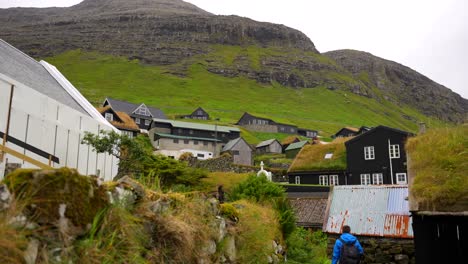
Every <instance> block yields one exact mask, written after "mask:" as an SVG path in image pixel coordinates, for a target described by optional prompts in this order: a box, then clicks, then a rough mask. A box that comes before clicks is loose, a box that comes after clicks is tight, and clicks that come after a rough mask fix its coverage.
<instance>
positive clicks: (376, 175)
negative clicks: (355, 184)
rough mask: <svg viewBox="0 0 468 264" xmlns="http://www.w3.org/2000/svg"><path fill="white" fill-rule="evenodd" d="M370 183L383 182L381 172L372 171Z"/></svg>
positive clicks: (378, 183) (377, 183)
mask: <svg viewBox="0 0 468 264" xmlns="http://www.w3.org/2000/svg"><path fill="white" fill-rule="evenodd" d="M372 184H374V185H380V184H383V174H382V173H372Z"/></svg>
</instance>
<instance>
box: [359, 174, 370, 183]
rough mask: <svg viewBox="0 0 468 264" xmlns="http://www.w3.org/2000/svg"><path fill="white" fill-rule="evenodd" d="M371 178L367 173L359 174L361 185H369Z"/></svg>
mask: <svg viewBox="0 0 468 264" xmlns="http://www.w3.org/2000/svg"><path fill="white" fill-rule="evenodd" d="M370 184H371V177H370V174H369V173H364V174H361V185H370Z"/></svg>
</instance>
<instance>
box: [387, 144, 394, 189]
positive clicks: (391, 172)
mask: <svg viewBox="0 0 468 264" xmlns="http://www.w3.org/2000/svg"><path fill="white" fill-rule="evenodd" d="M388 161H389V163H390V178H391V180H392V185H393V167H392V156H391V153H390V139H388Z"/></svg>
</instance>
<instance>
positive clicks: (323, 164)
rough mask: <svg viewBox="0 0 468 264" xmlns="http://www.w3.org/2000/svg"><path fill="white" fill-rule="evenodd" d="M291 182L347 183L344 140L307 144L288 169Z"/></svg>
mask: <svg viewBox="0 0 468 264" xmlns="http://www.w3.org/2000/svg"><path fill="white" fill-rule="evenodd" d="M288 177H289V183H292V184H317V185H325V186H326V185H346V184H347V178H346V148H345V145H344V142H343V140H337V141H335V142H334V143H329V144H313V145H305V146H304V147H303V148H302V149H301V151H300V152H299V153H298V154H297V156H296V158H295V159H294V161H293V162H292V164H291V166H290V167H289V170H288Z"/></svg>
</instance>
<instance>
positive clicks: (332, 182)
mask: <svg viewBox="0 0 468 264" xmlns="http://www.w3.org/2000/svg"><path fill="white" fill-rule="evenodd" d="M328 182H329V183H330V185H340V183H339V178H338V175H330V180H329V181H328Z"/></svg>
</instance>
